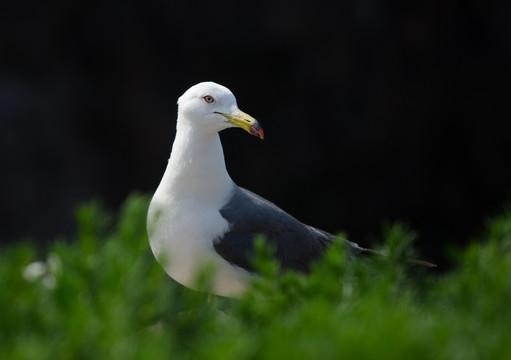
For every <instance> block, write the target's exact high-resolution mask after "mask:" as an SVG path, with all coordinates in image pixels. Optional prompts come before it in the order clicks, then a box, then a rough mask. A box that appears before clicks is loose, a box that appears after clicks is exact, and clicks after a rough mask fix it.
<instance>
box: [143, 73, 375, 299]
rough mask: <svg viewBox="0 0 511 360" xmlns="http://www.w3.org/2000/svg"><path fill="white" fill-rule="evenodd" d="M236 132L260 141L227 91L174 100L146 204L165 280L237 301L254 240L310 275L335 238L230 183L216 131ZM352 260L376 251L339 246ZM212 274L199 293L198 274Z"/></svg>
mask: <svg viewBox="0 0 511 360" xmlns="http://www.w3.org/2000/svg"><path fill="white" fill-rule="evenodd" d="M232 127H238V128H241V129H243V130H245V131H247V132H248V133H249V134H251V135H254V136H256V137H258V138H260V139H264V132H263V129H262V127H261V126H260V124H259V122H258V121H257V120H256V119H254V118H253V117H252V116H250V115H248V114H246V113H244V112H243V111H241V110H240V109H239V108H238V105H237V102H236V98H235V97H234V95H233V93H232V92H231V91H230V90H229V89H228V88H226V87H225V86H222V85H219V84H216V83H214V82H201V83H199V84H196V85H194V86H192V87H191V88H189V89H188V90H187V91H186V92H185V93H184V94H183V95H182V96H181V97H180V98H179V100H178V114H177V124H176V136H175V139H174V144H173V146H172V151H171V154H170V159H169V161H168V164H167V168H166V170H165V173H164V175H163V178H162V179H161V182H160V184H159V186H158V188H157V190H156V192H155V194H154V196H153V198H152V200H151V203H150V206H149V210H148V217H147V226H148V234H149V243H150V246H151V250H152V252H153V254H154V256H155V258H156V259H157V261H158V262H159V263H160V264H161V265H162V267H163V268H164V269H165V271H166V272H167V274H168V275H169V276H170V277H171V278H172V279H174V280H175V281H177V282H178V283H180V284H182V285H184V286H186V287H188V288H191V289H195V290H203V291H208V292H210V293H212V294H216V295H220V296H226V297H240V296H242V295H243V293H244V292H245V291H246V290H247V288H248V287H249V284H250V280H251V278H252V277H253V276H254V274H255V269H254V268H253V266H252V263H251V259H252V256H253V253H254V242H255V240H256V239H257V238H258V237H260V236H263V237H264V238H265V239H266V241H267V242H268V243H270V244H272V245H273V246H274V248H275V254H274V256H275V258H276V260H277V261H278V262H279V263H280V266H281V268H282V269H283V270H286V269H291V270H295V271H300V272H307V271H308V270H309V267H310V265H311V263H312V262H314V261H316V260H318V259H320V258H321V256H322V255H323V254H324V253H325V251H326V249H327V248H328V247H329V246H330V245H331V244H332V242H333V241H334V240H335V239H336V237H335V236H334V235H332V234H330V233H328V232H326V231H323V230H320V229H316V228H314V227H312V226H309V225H306V224H304V223H302V222H300V221H298V220H297V219H295V218H294V217H293V216H291V215H289V214H288V213H286V212H285V211H283V210H281V209H280V208H279V207H278V206H276V205H275V204H273V203H272V202H270V201H268V200H266V199H264V198H262V197H261V196H258V195H257V194H255V193H253V192H251V191H249V190H246V189H244V188H242V187H239V186H237V185H236V183H235V182H234V181H233V180H232V179H231V177H230V176H229V174H228V172H227V169H226V166H225V160H224V154H223V149H222V144H221V142H220V136H219V132H220V131H222V130H224V129H227V128H232ZM344 242H345V245H346V246H347V247H348V248H349V249H350V251H351V252H352V253H355V254H357V253H363V252H374V251H373V250H370V249H365V248H362V247H360V246H358V245H357V244H356V243H353V242H350V241H347V240H344ZM208 269H212V271H210V275H211V279H210V282H209V283H208V288H207V289H204V288H201V285H200V284H199V282H198V277H199V276H200V274H201V271H207V270H208Z"/></svg>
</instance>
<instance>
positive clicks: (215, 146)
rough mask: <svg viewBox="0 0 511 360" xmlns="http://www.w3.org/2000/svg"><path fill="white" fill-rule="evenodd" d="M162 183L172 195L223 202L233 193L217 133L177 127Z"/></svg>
mask: <svg viewBox="0 0 511 360" xmlns="http://www.w3.org/2000/svg"><path fill="white" fill-rule="evenodd" d="M163 182H165V183H166V186H168V190H169V191H170V192H171V193H172V195H173V196H177V197H180V198H190V199H191V198H194V199H195V198H202V199H203V200H204V199H211V200H212V201H215V202H216V203H217V202H222V201H223V200H224V199H225V198H226V197H227V196H228V194H229V193H230V192H231V191H232V187H233V181H232V180H231V178H230V176H229V174H228V173H227V169H226V167H225V160H224V153H223V149H222V144H221V142H220V136H219V135H218V133H207V132H202V131H200V130H197V129H195V128H192V127H189V126H178V127H177V132H176V138H175V140H174V144H173V146H172V153H171V154H170V159H169V164H168V166H167V170H166V171H165V175H164V178H163Z"/></svg>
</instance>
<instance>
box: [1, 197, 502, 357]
mask: <svg viewBox="0 0 511 360" xmlns="http://www.w3.org/2000/svg"><path fill="white" fill-rule="evenodd" d="M147 205H148V198H147V197H145V196H139V195H133V196H131V197H130V198H129V199H128V200H127V202H126V204H125V205H124V207H123V208H122V210H121V211H120V214H119V215H118V217H117V218H114V217H112V216H111V215H109V214H107V213H106V212H105V211H103V210H101V207H100V206H98V205H97V204H94V203H93V204H89V205H86V206H83V207H81V208H80V209H79V211H78V212H77V219H78V223H79V232H78V234H77V237H76V239H74V240H73V241H71V242H69V241H63V240H59V241H56V242H55V243H54V244H53V245H52V246H51V247H50V249H49V250H48V251H47V253H46V254H45V255H44V256H43V260H40V259H38V254H37V251H36V249H35V247H34V246H33V245H31V244H29V243H24V244H20V245H16V246H12V247H8V248H5V249H2V251H1V254H0V288H1V292H0V358H1V359H38V360H41V359H123V360H125V359H170V358H172V359H202V358H204V359H282V358H289V359H317V358H321V359H415V360H417V359H464V360H465V359H511V345H510V344H511V306H510V305H511V212H509V213H507V214H505V215H503V216H502V217H500V218H498V219H496V220H494V221H493V222H492V223H491V224H490V225H489V229H488V232H487V235H486V237H485V238H484V239H482V240H480V241H478V242H475V243H473V244H472V245H471V246H470V247H469V248H468V249H466V250H464V251H460V255H459V259H458V266H457V270H455V271H453V272H452V273H449V274H447V275H442V276H441V275H438V274H436V273H435V271H434V270H431V269H426V268H419V267H417V266H413V265H410V264H406V263H403V262H402V261H401V260H400V259H402V258H406V257H409V256H413V253H412V252H411V250H410V249H411V247H410V245H411V243H412V242H413V239H414V234H413V232H411V231H410V230H409V229H407V228H406V227H405V226H403V225H400V224H397V225H393V226H388V227H387V228H386V229H385V232H384V235H385V238H386V250H387V251H388V253H389V255H388V257H387V258H360V259H357V260H356V261H353V260H352V259H350V258H349V257H348V256H345V254H344V253H343V250H344V249H343V246H342V245H340V244H336V245H334V246H333V247H332V248H331V249H330V251H329V252H328V253H327V254H326V256H325V258H324V260H323V261H321V262H320V263H318V264H315V266H314V267H313V270H312V272H311V274H310V275H308V276H304V275H300V274H296V273H290V272H289V273H285V274H279V273H278V268H277V266H276V265H275V263H273V261H272V260H271V256H269V254H268V251H267V249H266V248H265V247H264V246H263V244H262V243H260V244H259V246H258V249H257V250H258V254H259V256H258V258H257V260H256V265H257V267H258V268H259V269H260V270H261V274H262V275H261V276H260V277H258V278H257V279H255V280H254V284H253V288H252V290H251V291H250V292H249V293H247V294H246V296H245V297H244V298H242V299H240V300H232V299H225V298H219V297H211V296H208V295H206V294H202V293H197V292H194V291H191V290H188V289H186V288H184V287H182V286H180V285H178V284H176V283H175V282H174V281H173V280H171V279H170V278H168V277H167V275H166V274H165V273H164V271H163V270H162V268H161V267H160V266H159V265H158V264H157V263H156V261H155V260H154V258H153V256H152V254H151V251H150V249H149V244H148V241H147V236H146V230H145V229H146V226H145V218H146V210H147Z"/></svg>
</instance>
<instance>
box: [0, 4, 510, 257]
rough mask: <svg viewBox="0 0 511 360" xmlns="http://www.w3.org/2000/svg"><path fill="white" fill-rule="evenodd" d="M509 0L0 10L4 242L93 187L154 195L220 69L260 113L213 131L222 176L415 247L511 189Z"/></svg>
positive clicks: (456, 232)
mask: <svg viewBox="0 0 511 360" xmlns="http://www.w3.org/2000/svg"><path fill="white" fill-rule="evenodd" d="M509 4H510V2H509V1H491V2H486V1H480V2H470V1H468V2H467V1H448V0H436V1H435V0H428V1H426V0H425V1H401V2H399V1H383V0H358V1H331V2H328V1H318V0H315V1H270V2H264V1H253V2H247V3H243V2H240V1H231V2H222V1H207V2H203V1H165V0H159V1H156V0H149V1H134V0H123V1H101V2H94V1H49V2H35V3H31V2H23V1H16V2H9V3H8V4H4V5H2V8H3V9H2V11H1V12H0V20H1V21H0V160H1V169H2V170H1V176H0V196H1V205H0V219H1V223H2V227H1V231H0V239H1V240H2V241H3V242H5V241H16V240H18V239H22V238H26V237H29V238H32V239H36V240H38V241H41V242H45V241H48V240H51V239H53V238H54V237H55V236H57V235H66V236H69V235H71V234H72V233H73V229H74V220H73V209H75V207H76V206H77V204H79V203H81V202H83V201H86V200H89V199H91V198H100V199H103V201H104V202H105V204H106V205H107V206H108V207H109V208H111V209H116V208H117V207H118V206H119V205H120V204H121V203H122V202H123V200H124V199H125V198H126V196H127V195H128V194H129V193H130V192H132V191H135V190H136V191H139V192H143V193H151V192H153V191H154V190H155V189H156V187H157V185H158V183H159V180H160V178H161V175H162V174H163V171H164V169H165V166H166V161H167V159H168V157H169V153H170V149H171V144H172V141H173V137H174V129H175V117H176V105H175V104H176V100H177V98H178V96H180V95H181V94H182V93H183V92H184V91H185V90H186V89H187V88H188V87H190V86H191V85H193V84H195V83H197V82H200V81H205V80H213V81H216V82H218V83H221V84H223V85H225V86H227V87H229V88H230V89H231V90H232V91H233V92H234V94H235V95H236V96H237V99H238V104H239V106H240V108H241V109H242V110H244V111H246V112H248V113H249V114H251V115H253V116H255V117H256V118H257V119H258V120H259V121H260V122H261V124H262V125H263V127H264V129H265V134H266V139H265V140H264V141H260V140H258V139H257V138H255V137H250V136H248V134H246V133H244V132H243V131H241V130H227V131H225V132H224V133H223V134H222V139H223V143H224V150H225V153H226V161H227V167H228V169H229V171H230V173H231V176H232V178H233V179H234V180H235V181H236V182H237V183H238V184H239V185H241V186H244V187H247V188H249V189H251V190H253V191H255V192H257V193H259V194H261V195H263V196H264V197H266V198H268V199H270V200H272V201H274V202H275V203H277V204H278V205H279V206H281V207H282V208H284V209H285V210H287V211H288V212H290V213H292V214H293V215H294V216H295V217H297V218H298V219H300V220H302V221H304V222H307V223H309V224H311V225H314V226H317V227H321V228H323V229H325V230H328V231H331V232H336V231H340V230H342V231H346V232H347V233H348V234H349V236H350V238H352V239H353V240H355V241H357V242H359V243H362V244H364V245H368V243H370V242H372V241H374V240H376V239H378V236H379V234H380V232H381V224H382V222H383V221H386V220H388V221H393V220H396V219H400V220H404V221H406V222H408V223H409V224H411V226H412V227H413V228H415V229H417V230H418V231H419V233H420V234H421V238H420V242H419V243H418V244H417V246H418V248H419V249H420V251H421V252H422V254H423V255H424V256H425V257H427V258H429V259H431V260H436V261H439V262H442V261H444V260H442V259H444V258H443V256H442V255H441V253H443V252H444V249H445V247H446V245H447V244H458V245H462V244H464V243H466V242H467V241H469V240H472V239H473V238H474V237H475V236H477V235H478V234H480V233H481V231H482V229H483V226H484V223H485V221H486V219H487V218H488V216H494V215H496V214H498V213H499V212H501V211H502V210H503V209H504V208H505V205H506V204H507V203H508V202H509V200H510V197H511V171H510V160H509V159H510V156H509V155H511V151H510V149H509V148H510V145H509V142H510V140H509V139H510V132H511V124H510V122H511V116H510V110H509V103H510V101H509V99H510V95H511V71H510V70H511V21H510V20H509V19H510V16H509V15H510V11H509V10H510V5H509Z"/></svg>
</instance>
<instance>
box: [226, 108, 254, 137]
mask: <svg viewBox="0 0 511 360" xmlns="http://www.w3.org/2000/svg"><path fill="white" fill-rule="evenodd" d="M218 114H220V115H223V116H225V117H226V118H227V120H228V122H229V123H230V124H232V125H234V126H238V127H240V128H242V129H243V130H245V131H246V132H248V133H249V134H250V135H254V136H257V137H258V138H259V139H264V131H263V128H262V127H261V125H259V123H258V122H257V120H256V119H254V118H253V117H252V116H250V115H249V114H247V113H244V112H243V111H241V110H240V113H239V114H238V115H230V114H224V113H221V112H219V113H218Z"/></svg>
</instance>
